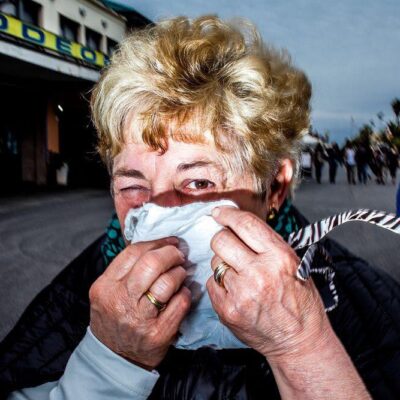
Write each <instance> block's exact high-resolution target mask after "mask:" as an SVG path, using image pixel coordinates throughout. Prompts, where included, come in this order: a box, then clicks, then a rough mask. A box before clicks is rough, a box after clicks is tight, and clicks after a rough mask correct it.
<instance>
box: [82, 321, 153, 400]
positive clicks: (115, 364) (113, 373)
mask: <svg viewBox="0 0 400 400" xmlns="http://www.w3.org/2000/svg"><path fill="white" fill-rule="evenodd" d="M75 352H76V353H77V354H76V355H77V356H78V357H79V358H83V359H85V360H86V363H87V365H88V366H89V365H90V366H92V368H93V373H98V374H100V375H102V376H103V377H104V378H106V379H107V380H108V381H109V382H110V383H112V382H114V383H115V385H116V387H121V386H123V387H125V389H127V390H128V391H131V392H133V393H134V394H136V395H138V396H140V397H143V398H147V397H148V396H149V395H150V393H151V391H152V390H153V387H154V385H155V384H156V382H157V380H158V378H159V374H158V372H157V371H151V372H150V371H147V370H145V369H143V368H140V367H138V366H137V365H135V364H132V363H130V362H129V361H127V360H125V359H124V358H122V357H121V356H119V355H118V354H116V353H114V352H113V351H112V350H110V349H109V348H108V347H107V346H105V345H104V344H103V343H102V342H100V341H99V340H98V339H97V338H96V337H95V336H94V334H93V333H92V331H91V330H90V328H88V329H87V333H86V335H85V337H84V338H83V340H82V342H81V343H80V345H79V346H78V348H77V349H76V351H75Z"/></svg>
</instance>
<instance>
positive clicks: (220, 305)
mask: <svg viewBox="0 0 400 400" xmlns="http://www.w3.org/2000/svg"><path fill="white" fill-rule="evenodd" d="M207 291H208V295H209V296H210V300H211V304H212V306H213V308H214V310H215V312H216V313H217V314H218V315H222V311H223V309H224V305H225V303H226V299H227V292H226V290H225V289H224V288H222V287H220V286H219V285H218V283H217V282H215V280H214V277H211V278H209V279H208V281H207Z"/></svg>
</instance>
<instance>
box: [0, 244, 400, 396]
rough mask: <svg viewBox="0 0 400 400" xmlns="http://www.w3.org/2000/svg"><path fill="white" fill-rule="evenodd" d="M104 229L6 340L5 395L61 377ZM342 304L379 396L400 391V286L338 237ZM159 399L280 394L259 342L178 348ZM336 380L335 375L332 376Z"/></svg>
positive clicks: (82, 324) (81, 321) (341, 323)
mask: <svg viewBox="0 0 400 400" xmlns="http://www.w3.org/2000/svg"><path fill="white" fill-rule="evenodd" d="M102 240H104V237H101V238H99V239H98V240H96V241H95V242H94V243H93V244H92V245H91V246H89V247H88V248H87V249H86V250H85V251H84V252H83V253H82V254H81V255H79V256H78V257H77V258H76V259H75V260H74V261H72V262H71V263H70V264H69V265H68V266H67V267H66V268H65V269H64V270H63V271H62V272H61V273H60V274H59V275H58V276H57V277H56V278H55V279H54V281H53V282H52V283H51V284H50V285H49V286H48V287H46V288H45V289H44V290H43V291H42V292H41V293H40V294H39V295H38V296H37V297H36V298H35V300H34V301H33V302H32V304H31V305H30V306H29V307H28V308H27V310H26V311H25V312H24V314H23V316H22V317H21V319H20V321H19V322H18V323H17V325H16V327H15V328H14V329H13V330H12V331H11V332H10V333H9V335H8V336H7V337H6V338H5V340H4V341H3V342H2V343H1V345H0V387H1V391H0V392H1V396H2V398H5V397H6V396H7V394H8V393H10V392H11V391H13V390H17V389H20V388H24V387H31V386H36V385H40V384H42V383H44V382H48V381H54V380H57V379H59V378H60V377H61V375H62V374H63V371H64V369H65V366H66V363H67V361H68V359H69V357H70V355H71V353H72V352H73V351H74V349H75V347H76V346H77V345H78V343H79V342H80V340H81V339H82V338H83V336H84V334H85V331H86V327H87V325H88V324H89V299H88V291H89V288H90V286H91V284H92V283H93V282H94V280H95V279H96V278H97V277H98V276H99V275H100V274H101V273H102V272H103V271H104V269H105V264H104V261H103V257H102V254H101V251H100V246H101V243H102ZM324 246H325V249H326V250H327V251H328V252H329V253H330V255H331V256H332V258H333V262H334V268H335V270H336V277H335V283H336V287H337V290H338V294H339V306H338V307H337V308H336V309H335V310H333V311H332V312H330V313H329V314H328V315H329V318H330V321H331V323H332V326H333V329H334V330H335V332H336V334H337V335H338V337H339V338H340V340H341V341H342V343H343V345H344V346H345V348H346V350H347V352H348V353H349V355H350V357H351V359H352V360H353V363H354V365H355V367H356V368H357V370H358V372H359V374H360V375H361V377H362V379H363V380H364V382H365V384H366V386H367V388H368V390H369V391H370V393H371V395H372V396H373V398H375V399H385V400H388V399H399V398H400V286H399V285H398V284H397V283H396V282H395V281H394V280H392V279H391V278H390V277H389V276H388V275H386V274H385V273H383V272H382V271H378V270H375V269H373V268H371V267H369V266H368V265H367V264H366V263H365V262H364V261H362V260H360V259H359V258H356V257H354V256H353V255H352V254H350V253H349V252H347V251H346V250H345V249H343V248H342V247H341V246H339V245H337V244H336V243H335V242H332V241H329V240H327V241H325V242H324ZM158 370H159V372H160V375H161V376H160V379H159V380H158V382H157V384H156V386H155V388H154V390H153V392H152V394H151V396H150V398H151V399H177V400H178V399H179V400H186V399H221V400H222V399H224V400H226V399H237V400H242V399H243V400H245V399H248V400H250V399H278V398H279V392H278V389H277V386H276V384H275V381H274V377H273V375H272V372H271V369H270V367H269V365H268V363H267V362H266V361H265V358H264V357H262V356H261V355H260V354H258V353H257V352H255V351H254V350H251V349H238V350H213V349H211V348H202V349H199V350H195V351H190V350H177V349H174V348H171V349H170V351H169V353H168V355H167V357H166V358H165V359H164V361H163V362H162V364H161V365H160V366H159V368H158ZM332 385H333V386H334V385H335V382H332Z"/></svg>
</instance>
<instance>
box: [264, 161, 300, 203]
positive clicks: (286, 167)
mask: <svg viewBox="0 0 400 400" xmlns="http://www.w3.org/2000/svg"><path fill="white" fill-rule="evenodd" d="M293 174H294V168H293V162H292V161H291V160H289V159H288V158H285V159H283V160H282V161H281V165H280V167H279V170H278V173H277V174H276V175H275V179H274V180H273V181H272V183H271V187H270V190H269V194H268V208H269V209H271V208H272V207H273V208H276V209H277V210H279V208H280V207H281V205H282V203H283V201H284V200H285V198H286V196H287V195H288V193H289V190H290V183H291V182H292V179H293Z"/></svg>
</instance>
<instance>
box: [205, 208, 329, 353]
mask: <svg viewBox="0 0 400 400" xmlns="http://www.w3.org/2000/svg"><path fill="white" fill-rule="evenodd" d="M218 211H219V214H218ZM218 211H217V213H213V216H214V218H215V220H216V221H217V222H219V223H220V224H222V225H224V226H226V227H227V228H229V229H223V230H221V231H220V232H218V233H217V234H216V235H215V236H214V238H213V240H212V242H211V248H212V249H213V251H214V252H215V254H216V255H215V256H214V258H213V259H212V269H213V270H215V268H216V267H217V266H218V264H220V262H221V261H225V262H226V263H228V264H229V265H230V266H231V267H232V268H231V269H229V270H227V271H226V273H225V276H224V286H225V289H224V288H222V287H220V286H219V285H218V284H217V283H216V282H215V281H214V279H213V277H211V278H210V279H209V281H208V282H207V288H208V291H209V294H210V298H211V301H212V304H213V306H214V308H215V310H216V312H217V313H218V315H219V316H220V318H221V320H222V322H223V323H224V324H226V325H227V326H228V327H229V328H230V329H231V330H232V332H233V333H235V335H236V336H237V337H238V338H239V339H240V340H242V341H243V342H244V343H246V344H247V345H248V346H250V347H252V348H253V349H255V350H257V351H258V352H260V353H262V354H263V355H265V356H266V357H267V358H268V359H269V360H271V359H279V357H286V358H287V357H288V356H290V355H291V354H293V355H295V354H296V353H297V352H304V351H308V350H309V349H311V348H315V346H317V344H318V343H323V342H324V340H325V339H326V336H327V335H328V334H329V332H330V331H331V328H330V325H329V322H328V320H327V317H326V315H325V311H324V307H323V304H322V301H321V299H320V297H319V294H318V292H317V290H316V288H315V286H314V284H313V282H312V280H311V279H310V280H309V281H306V282H303V281H300V280H299V279H297V278H296V271H297V267H298V265H299V263H300V260H299V258H298V257H297V255H296V253H295V252H294V250H293V249H292V248H291V247H290V246H289V245H288V244H287V243H286V242H285V241H284V240H283V239H282V238H281V237H280V236H279V235H278V234H277V233H275V232H274V231H273V230H272V229H271V228H270V227H269V226H268V225H267V224H266V223H265V222H264V221H262V220H261V219H259V218H258V217H256V216H255V215H253V214H251V213H249V212H244V211H240V210H238V209H235V208H231V207H220V208H219V209H218ZM217 214H218V215H217Z"/></svg>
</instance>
